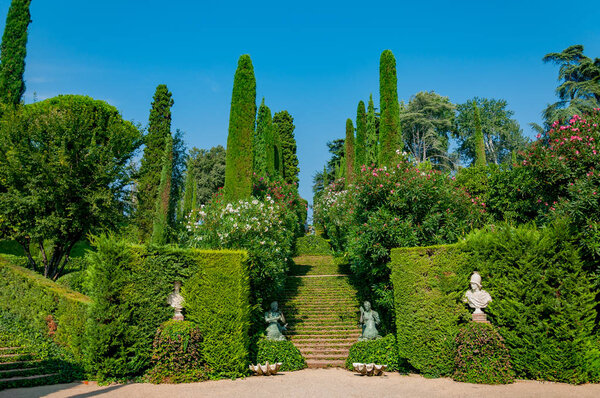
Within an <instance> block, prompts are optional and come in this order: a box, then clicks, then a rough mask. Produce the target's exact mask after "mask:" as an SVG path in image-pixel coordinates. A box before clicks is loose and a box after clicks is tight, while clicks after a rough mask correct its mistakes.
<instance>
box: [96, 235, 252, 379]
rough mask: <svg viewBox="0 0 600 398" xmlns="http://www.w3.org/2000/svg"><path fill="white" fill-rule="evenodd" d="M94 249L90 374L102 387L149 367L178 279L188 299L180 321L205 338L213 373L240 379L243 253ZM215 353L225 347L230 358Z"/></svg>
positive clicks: (100, 243)
mask: <svg viewBox="0 0 600 398" xmlns="http://www.w3.org/2000/svg"><path fill="white" fill-rule="evenodd" d="M95 243H96V246H97V251H96V252H91V253H89V255H88V262H89V264H90V265H89V271H88V272H89V275H88V284H89V291H90V296H91V298H92V304H91V306H90V312H89V318H88V324H87V328H86V338H87V347H86V353H85V354H86V355H85V359H86V366H87V369H88V371H89V372H91V373H92V374H94V375H96V376H97V377H98V378H99V379H101V380H102V379H119V378H128V377H132V376H137V375H140V374H142V373H143V372H144V371H145V370H146V369H147V368H148V367H149V365H150V358H151V351H152V341H153V338H154V334H155V332H156V329H157V328H158V327H159V326H160V325H161V324H162V323H163V322H165V321H167V320H168V319H170V318H171V317H172V316H173V309H172V308H171V307H170V306H169V305H168V304H167V301H166V300H167V296H168V295H169V294H170V293H171V292H172V291H173V282H175V281H176V280H180V281H182V282H183V289H184V292H185V293H184V294H185V297H186V298H187V303H186V305H185V309H186V312H185V313H184V314H185V315H186V319H188V320H192V321H195V322H197V323H198V326H199V327H200V329H201V330H202V331H203V334H204V336H203V338H204V341H206V342H207V344H205V346H204V349H203V357H204V359H205V360H206V362H207V363H209V364H210V365H211V366H212V368H211V369H210V370H211V371H212V372H214V373H215V374H217V375H219V374H226V375H228V376H235V375H236V374H239V373H241V371H240V370H241V369H242V365H243V366H246V365H247V363H246V362H245V361H244V358H247V355H248V354H247V351H248V350H247V345H248V343H247V340H248V336H247V334H248V333H247V321H246V320H247V319H248V317H249V315H248V314H249V311H250V310H249V299H248V285H249V284H248V276H247V269H246V254H245V252H239V251H203V250H196V249H180V248H175V247H169V246H165V247H160V248H147V247H143V246H133V245H130V244H129V243H127V242H126V241H121V240H115V239H111V238H108V237H101V238H99V239H98V240H97V241H96V242H95ZM216 347H221V349H223V347H230V350H231V355H230V356H229V357H225V355H224V354H223V353H222V352H220V351H219V350H218V348H216ZM240 362H241V363H240Z"/></svg>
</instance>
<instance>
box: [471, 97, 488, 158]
mask: <svg viewBox="0 0 600 398" xmlns="http://www.w3.org/2000/svg"><path fill="white" fill-rule="evenodd" d="M473 106H474V108H475V112H474V119H475V120H474V122H475V123H474V124H475V166H476V167H481V166H485V165H486V164H487V162H486V160H485V142H484V141H483V130H482V129H481V113H480V111H479V107H478V106H477V103H476V102H475V101H473Z"/></svg>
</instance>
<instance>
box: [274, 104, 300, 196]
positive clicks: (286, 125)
mask: <svg viewBox="0 0 600 398" xmlns="http://www.w3.org/2000/svg"><path fill="white" fill-rule="evenodd" d="M273 125H274V126H275V129H276V131H277V133H276V134H277V136H278V137H279V142H280V145H281V154H282V163H283V173H282V177H283V179H284V181H285V182H287V183H288V184H296V185H298V173H299V172H300V169H299V168H298V157H297V156H296V139H295V138H294V129H295V128H296V127H295V126H294V118H293V117H292V115H290V114H289V113H288V111H281V112H277V113H276V114H275V116H273Z"/></svg>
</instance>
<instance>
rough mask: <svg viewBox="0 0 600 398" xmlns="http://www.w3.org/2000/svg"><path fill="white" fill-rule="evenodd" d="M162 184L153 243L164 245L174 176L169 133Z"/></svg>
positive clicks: (155, 211)
mask: <svg viewBox="0 0 600 398" xmlns="http://www.w3.org/2000/svg"><path fill="white" fill-rule="evenodd" d="M161 163H162V170H161V173H160V185H159V186H158V195H157V196H156V203H155V208H154V220H153V225H152V244H154V245H164V244H166V243H167V241H168V233H169V207H170V203H171V178H172V176H173V139H172V137H171V136H170V135H169V136H168V137H167V144H166V145H165V150H164V154H163V157H162V162H161Z"/></svg>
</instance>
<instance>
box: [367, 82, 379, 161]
mask: <svg viewBox="0 0 600 398" xmlns="http://www.w3.org/2000/svg"><path fill="white" fill-rule="evenodd" d="M367 161H368V162H369V166H370V165H372V164H374V165H377V164H379V139H378V137H377V120H376V117H375V104H373V94H371V95H369V105H368V107H367Z"/></svg>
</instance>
